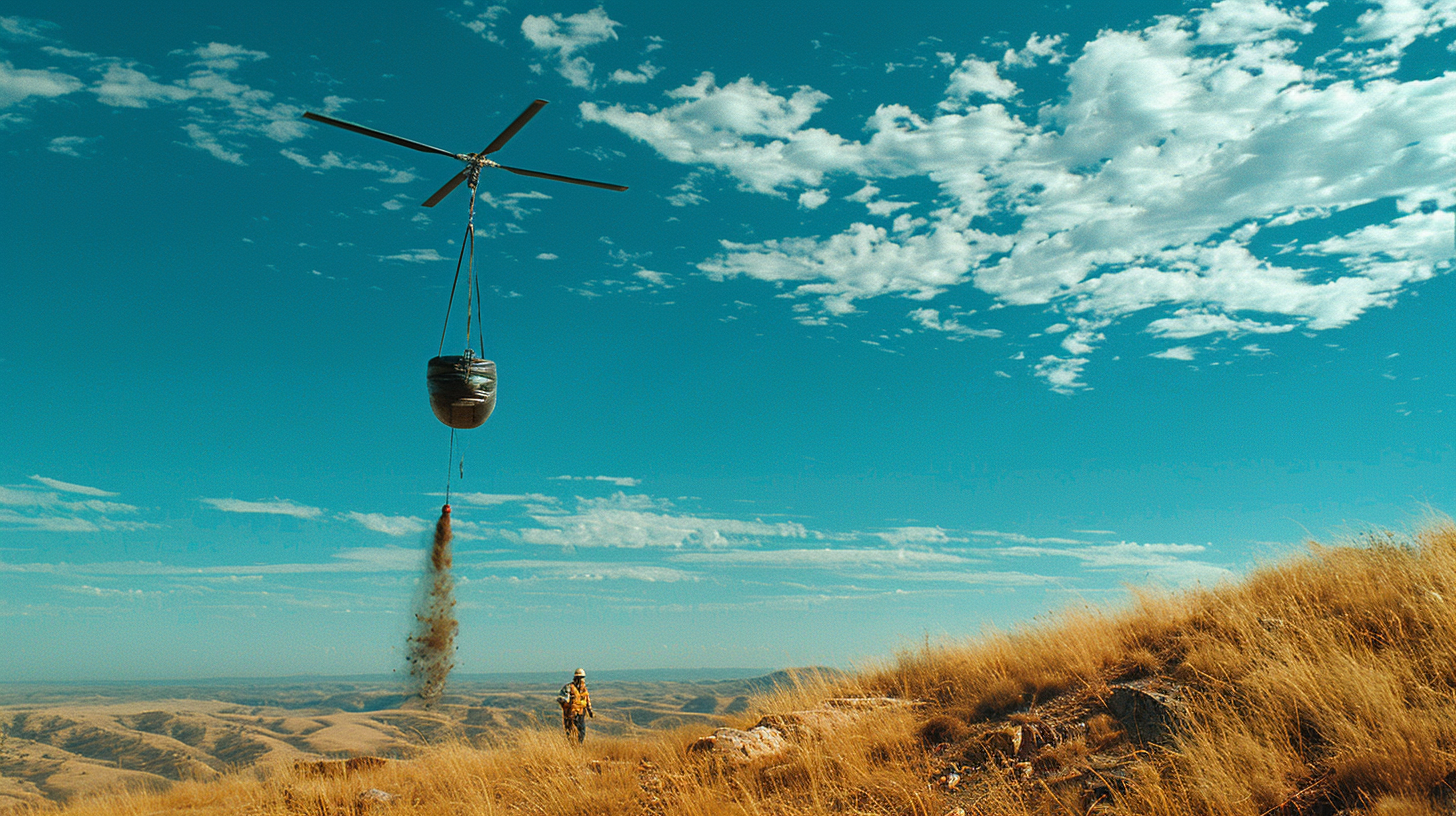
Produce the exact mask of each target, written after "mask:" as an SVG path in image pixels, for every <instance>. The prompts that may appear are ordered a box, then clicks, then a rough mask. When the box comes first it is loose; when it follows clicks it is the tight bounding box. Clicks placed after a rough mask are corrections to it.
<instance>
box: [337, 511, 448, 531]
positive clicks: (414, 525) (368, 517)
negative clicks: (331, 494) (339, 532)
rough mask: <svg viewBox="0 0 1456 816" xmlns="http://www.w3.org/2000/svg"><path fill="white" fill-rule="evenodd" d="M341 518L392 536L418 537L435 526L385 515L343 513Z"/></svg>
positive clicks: (410, 518) (421, 520)
mask: <svg viewBox="0 0 1456 816" xmlns="http://www.w3.org/2000/svg"><path fill="white" fill-rule="evenodd" d="M339 518H341V519H343V520H345V521H352V522H356V523H358V524H360V525H362V526H363V527H364V528H365V529H368V530H373V531H374V532H376V533H384V534H385V535H392V536H406V535H418V534H419V533H423V532H425V531H426V530H429V529H431V528H432V527H433V526H434V525H433V524H432V523H431V522H429V521H426V520H425V519H422V518H417V517H415V516H387V515H385V514H383V513H343V514H340V515H339Z"/></svg>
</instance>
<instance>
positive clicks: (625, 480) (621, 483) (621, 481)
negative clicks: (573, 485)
mask: <svg viewBox="0 0 1456 816" xmlns="http://www.w3.org/2000/svg"><path fill="white" fill-rule="evenodd" d="M551 478H552V479H553V480H555V481H559V482H609V483H611V484H614V485H616V486H617V487H636V486H638V485H640V484H642V480H641V479H634V478H632V477H631V476H552V477H551Z"/></svg>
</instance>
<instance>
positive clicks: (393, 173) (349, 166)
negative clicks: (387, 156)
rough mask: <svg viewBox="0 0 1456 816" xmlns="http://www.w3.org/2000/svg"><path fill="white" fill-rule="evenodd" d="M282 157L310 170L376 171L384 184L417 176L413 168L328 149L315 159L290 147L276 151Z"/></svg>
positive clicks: (407, 180) (397, 182) (406, 180)
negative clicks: (353, 156) (363, 158)
mask: <svg viewBox="0 0 1456 816" xmlns="http://www.w3.org/2000/svg"><path fill="white" fill-rule="evenodd" d="M278 152H279V153H280V154H281V155H282V156H283V157H284V158H286V159H288V160H290V161H292V162H294V163H296V164H297V165H298V166H299V167H307V168H309V169H310V170H315V171H317V172H320V173H322V172H324V171H326V170H334V169H340V170H368V171H370V172H373V173H378V174H380V176H381V177H382V178H380V181H382V182H384V183H385V184H407V183H409V182H411V181H414V180H415V179H416V178H417V176H416V175H415V173H414V170H413V169H410V170H401V169H398V168H395V167H391V166H390V165H389V164H388V163H387V162H382V161H368V162H366V161H358V160H355V159H345V158H344V157H342V156H340V155H339V154H338V153H335V152H334V151H332V150H331V151H329V152H327V153H325V154H323V155H322V156H320V157H319V158H317V159H310V158H309V157H308V156H305V155H304V154H302V153H300V152H298V151H297V150H293V149H290V148H284V149H282V150H280V151H278Z"/></svg>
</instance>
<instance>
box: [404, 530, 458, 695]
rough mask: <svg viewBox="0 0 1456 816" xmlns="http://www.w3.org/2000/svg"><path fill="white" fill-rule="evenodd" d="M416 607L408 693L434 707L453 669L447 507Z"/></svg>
mask: <svg viewBox="0 0 1456 816" xmlns="http://www.w3.org/2000/svg"><path fill="white" fill-rule="evenodd" d="M421 589H422V592H421V593H420V596H419V599H418V601H417V602H416V607H415V632H414V634H413V635H411V636H410V637H409V640H408V643H409V673H410V683H411V691H412V693H413V694H415V695H417V696H418V697H419V698H420V700H422V701H423V702H424V704H425V705H426V706H427V707H428V706H432V705H434V704H435V703H436V702H438V701H439V699H440V697H441V696H442V695H443V694H444V693H445V680H446V679H447V678H449V676H450V669H452V668H454V667H455V631H456V630H457V629H458V628H459V627H460V624H459V622H458V621H456V620H455V579H454V578H453V577H452V576H451V575H450V505H448V504H447V505H445V507H444V508H443V509H442V510H441V511H440V520H439V521H437V522H435V535H434V539H433V540H432V542H431V546H430V560H429V562H428V563H427V564H426V565H425V576H424V581H423V582H422V586H421Z"/></svg>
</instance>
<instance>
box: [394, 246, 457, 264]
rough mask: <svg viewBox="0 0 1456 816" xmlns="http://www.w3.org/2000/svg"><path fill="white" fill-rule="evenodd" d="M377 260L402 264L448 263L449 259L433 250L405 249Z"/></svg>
mask: <svg viewBox="0 0 1456 816" xmlns="http://www.w3.org/2000/svg"><path fill="white" fill-rule="evenodd" d="M379 260H381V261H402V262H404V263H431V262H433V261H448V260H450V259H449V258H446V257H445V256H444V255H441V254H440V253H439V252H438V251H436V250H435V249H434V248H428V249H406V250H404V251H403V252H397V253H395V254H393V255H381V256H380V257H379Z"/></svg>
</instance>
